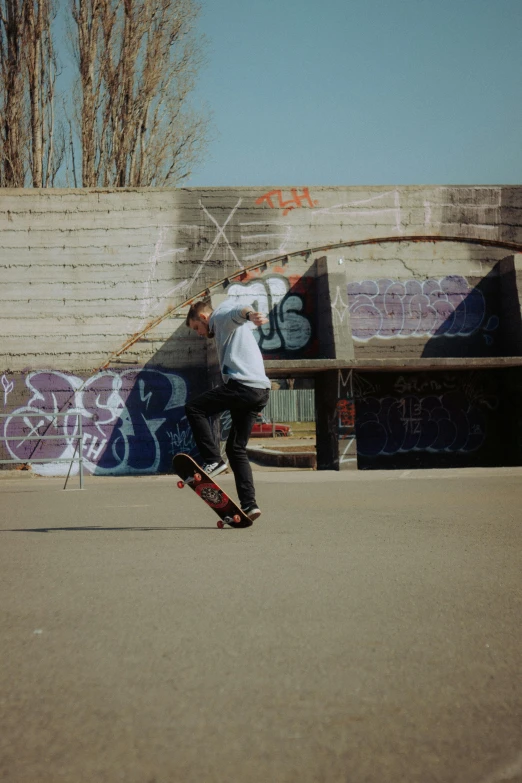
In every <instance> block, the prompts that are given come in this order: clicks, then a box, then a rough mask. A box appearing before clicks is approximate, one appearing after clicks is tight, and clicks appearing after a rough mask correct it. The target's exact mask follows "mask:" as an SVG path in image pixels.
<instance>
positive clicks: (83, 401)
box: [3, 369, 195, 475]
mask: <svg viewBox="0 0 522 783" xmlns="http://www.w3.org/2000/svg"><path fill="white" fill-rule="evenodd" d="M25 385H26V388H27V390H28V399H27V402H26V404H25V405H23V406H21V407H18V408H16V409H15V410H13V411H11V412H10V414H9V416H8V417H7V418H6V419H4V432H3V435H4V437H5V444H6V448H7V450H8V452H9V454H10V455H11V457H12V458H14V459H17V460H20V461H21V462H28V461H30V460H31V459H36V458H44V459H50V460H57V459H64V460H70V459H72V457H73V455H74V452H75V448H76V447H77V439H76V436H77V435H78V429H79V426H78V425H79V422H78V417H81V423H82V429H83V447H82V456H83V459H84V467H85V468H86V469H87V470H88V471H90V472H92V473H96V474H98V475H103V474H107V475H124V474H133V473H136V474H139V473H156V472H158V470H160V469H168V467H169V464H170V457H171V455H172V454H174V453H176V452H177V451H180V450H183V451H187V452H189V453H190V452H193V451H194V450H195V444H194V440H193V438H192V433H191V431H190V428H189V425H188V422H187V420H186V417H185V415H184V408H183V406H184V404H185V401H186V398H187V387H186V383H185V381H184V379H183V378H182V377H181V376H180V375H179V374H176V373H170V372H162V371H160V370H153V369H150V370H149V369H141V370H137V369H136V370H124V371H120V372H115V371H112V370H104V371H102V372H99V373H97V374H95V375H93V376H92V377H90V378H88V380H87V381H85V380H83V379H82V378H80V377H78V376H76V375H69V374H66V373H62V372H57V371H49V372H44V371H36V372H31V373H29V374H28V375H27V376H26V377H25ZM58 413H65V414H66V415H63V416H57V414H58ZM40 436H46V437H49V436H56V437H53V439H52V440H39V439H38V438H39V437H40ZM18 438H19V439H18ZM68 469H69V466H68V464H67V463H66V462H52V461H51V462H49V463H41V464H40V463H34V465H33V470H34V472H35V473H39V474H41V475H64V474H65V473H66V472H67V471H68ZM77 470H78V466H77V463H76V465H75V467H73V470H72V471H71V472H77Z"/></svg>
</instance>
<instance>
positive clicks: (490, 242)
mask: <svg viewBox="0 0 522 783" xmlns="http://www.w3.org/2000/svg"><path fill="white" fill-rule="evenodd" d="M392 242H396V243H399V242H461V243H464V244H469V245H483V246H485V247H498V248H502V249H504V250H513V251H514V252H522V244H520V243H518V242H503V241H502V240H496V239H477V238H475V237H457V236H441V235H421V236H419V235H408V236H391V237H376V238H374V239H354V240H350V241H347V242H337V243H335V244H333V245H321V246H320V247H311V248H307V249H306V250H296V251H293V252H292V253H285V254H284V255H281V256H274V258H269V259H266V260H265V261H258V262H256V263H255V264H251V265H250V266H246V267H244V269H239V270H238V271H237V272H234V273H233V274H231V275H226V276H225V277H222V278H221V279H220V280H216V282H214V283H211V284H210V285H209V286H207V287H206V288H204V289H203V290H202V291H199V292H198V293H197V294H195V295H194V296H191V297H190V299H185V301H183V302H181V303H180V304H178V305H173V306H172V307H169V308H168V309H167V311H166V312H165V313H163V314H162V315H159V316H158V317H157V318H154V319H153V320H152V321H151V322H150V323H149V324H147V326H146V327H145V328H144V329H142V330H141V331H139V332H136V334H133V335H132V337H130V338H129V339H128V340H127V341H126V342H125V343H124V344H123V345H122V347H121V348H120V349H119V350H118V351H115V352H114V353H113V354H111V355H110V356H109V357H108V359H107V361H106V362H105V363H104V364H102V365H101V366H100V367H98V368H96V369H95V370H94V372H98V371H100V370H105V369H107V367H109V366H110V364H111V362H113V361H114V360H115V359H117V358H118V356H121V354H122V353H125V351H127V350H128V349H129V348H131V347H132V346H133V345H134V344H135V343H136V342H138V340H140V339H141V338H142V337H143V336H144V335H146V334H147V332H149V331H150V330H151V329H154V328H155V327H156V326H158V325H159V324H160V323H161V322H162V321H164V320H165V319H166V318H168V317H169V316H171V315H173V314H174V313H175V312H177V311H178V310H181V309H182V308H183V307H188V306H189V305H191V304H192V303H193V302H194V301H196V300H198V299H202V298H204V297H208V296H210V293H211V291H213V290H214V289H216V288H218V287H219V286H222V285H223V284H224V283H227V282H229V281H232V280H237V279H241V278H242V277H244V276H245V275H246V274H248V272H250V271H252V270H254V269H262V268H263V267H268V266H269V265H272V264H277V263H283V262H285V261H288V259H290V258H297V257H298V256H305V257H306V256H308V257H309V256H311V255H316V254H317V253H324V252H327V251H329V250H338V249H339V248H344V247H358V246H362V245H381V244H385V243H392Z"/></svg>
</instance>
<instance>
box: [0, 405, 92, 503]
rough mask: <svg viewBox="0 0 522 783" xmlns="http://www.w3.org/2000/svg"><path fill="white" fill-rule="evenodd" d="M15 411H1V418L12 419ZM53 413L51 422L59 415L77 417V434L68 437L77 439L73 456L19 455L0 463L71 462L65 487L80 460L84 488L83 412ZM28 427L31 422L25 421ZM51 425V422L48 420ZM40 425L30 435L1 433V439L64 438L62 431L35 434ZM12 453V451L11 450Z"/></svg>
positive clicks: (81, 484) (81, 480)
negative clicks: (53, 433)
mask: <svg viewBox="0 0 522 783" xmlns="http://www.w3.org/2000/svg"><path fill="white" fill-rule="evenodd" d="M13 415H14V414H13V413H0V420H1V419H10V418H12V417H13ZM51 415H52V421H51V422H50V424H53V423H54V420H55V419H57V418H58V416H76V418H77V425H76V435H67V436H66V439H67V440H71V441H76V445H75V447H74V452H73V455H72V457H62V458H60V457H34V458H33V457H29V459H25V458H23V459H20V458H17V457H14V458H13V459H0V465H9V464H13V463H15V464H17V463H20V464H22V465H31V464H32V463H33V462H34V463H37V462H70V463H71V464H70V465H69V472H68V473H67V478H66V479H65V486H64V489H65V487H66V486H67V482H68V480H69V476H70V474H71V468H72V466H73V463H74V462H78V472H79V474H80V489H83V431H82V415H81V413H72V412H71V411H67V413H53V414H51ZM25 425H26V427H30V426H31V424H30V422H29V423H28V422H25ZM48 425H49V422H48ZM37 429H38V427H35V428H33V429H32V430H30V432H29V434H28V435H16V436H12V435H9V436H6V435H5V433H4V435H0V441H17V442H18V441H20V442H21V443H25V442H26V441H27V440H31V441H32V440H36V441H42V440H63V439H64V435H63V433H61V434H60V435H33V433H34V432H36V430H37ZM11 453H12V452H11Z"/></svg>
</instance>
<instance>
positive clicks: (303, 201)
mask: <svg viewBox="0 0 522 783" xmlns="http://www.w3.org/2000/svg"><path fill="white" fill-rule="evenodd" d="M290 193H291V194H292V195H291V198H289V199H287V200H286V201H285V200H284V197H283V191H282V190H270V191H269V192H268V193H264V194H263V195H262V196H260V197H259V198H257V199H256V204H258V205H260V204H265V203H266V204H267V205H268V206H269V207H270V209H275V208H276V207H279V209H282V210H283V217H285V216H286V215H288V213H289V212H291V211H292V210H293V209H299V208H301V207H304V206H306V205H308V206H309V207H311V208H312V209H313V208H314V207H316V206H317V205H318V204H319V202H318V201H317V200H314V199H312V197H311V195H310V191H309V189H308V188H304V189H303V192H302V193H298V192H297V188H291V189H290ZM274 199H275V200H276V203H274Z"/></svg>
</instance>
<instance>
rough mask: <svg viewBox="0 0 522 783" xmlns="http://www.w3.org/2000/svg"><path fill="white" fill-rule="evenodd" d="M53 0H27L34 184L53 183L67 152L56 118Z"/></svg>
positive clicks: (26, 21) (26, 39)
mask: <svg viewBox="0 0 522 783" xmlns="http://www.w3.org/2000/svg"><path fill="white" fill-rule="evenodd" d="M54 14H55V12H54V8H53V5H52V2H51V0H26V3H25V60H26V69H27V82H28V89H29V112H30V119H29V128H30V138H31V154H30V168H31V175H32V182H33V186H34V187H35V188H42V187H49V186H51V187H52V186H53V184H54V180H55V176H56V173H57V171H58V169H59V168H60V165H61V163H62V160H63V157H64V154H65V133H64V130H63V125H62V124H61V123H60V124H59V125H58V127H57V124H56V120H55V98H56V76H57V63H56V55H55V51H54V46H53V39H52V35H51V22H52V19H53V17H54Z"/></svg>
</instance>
